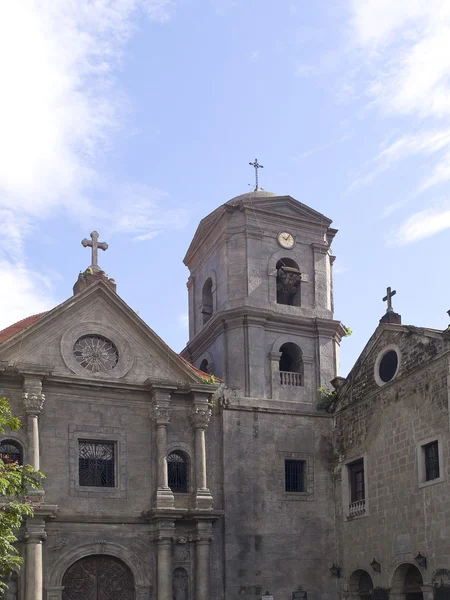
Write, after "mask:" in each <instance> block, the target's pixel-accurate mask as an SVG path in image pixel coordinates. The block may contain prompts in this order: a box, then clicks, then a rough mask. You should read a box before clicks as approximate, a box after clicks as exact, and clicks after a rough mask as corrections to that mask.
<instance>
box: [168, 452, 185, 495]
mask: <svg viewBox="0 0 450 600" xmlns="http://www.w3.org/2000/svg"><path fill="white" fill-rule="evenodd" d="M167 474H168V479H169V487H170V489H171V490H172V492H173V493H174V494H186V493H187V492H188V491H189V460H188V457H187V456H186V454H185V453H184V452H181V450H175V451H174V452H171V453H170V454H169V456H168V457H167Z"/></svg>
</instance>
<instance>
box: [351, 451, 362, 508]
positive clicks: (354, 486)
mask: <svg viewBox="0 0 450 600" xmlns="http://www.w3.org/2000/svg"><path fill="white" fill-rule="evenodd" d="M348 471H349V475H350V502H358V501H359V500H365V497H366V494H365V489H364V460H363V459H362V458H361V459H360V460H356V461H355V462H353V463H351V464H349V465H348Z"/></svg>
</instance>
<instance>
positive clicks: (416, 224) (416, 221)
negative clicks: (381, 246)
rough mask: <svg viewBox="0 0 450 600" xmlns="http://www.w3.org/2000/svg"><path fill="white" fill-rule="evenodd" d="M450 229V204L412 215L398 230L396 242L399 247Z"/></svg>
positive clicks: (446, 203)
mask: <svg viewBox="0 0 450 600" xmlns="http://www.w3.org/2000/svg"><path fill="white" fill-rule="evenodd" d="M445 229H450V202H445V203H444V204H443V205H441V206H438V207H434V208H428V209H425V210H421V211H419V212H416V213H415V214H413V215H411V216H410V217H409V218H408V219H406V220H405V221H404V222H403V223H402V224H401V225H400V227H399V228H398V230H397V232H396V233H395V236H394V241H395V243H396V244H397V245H399V246H405V245H406V244H411V243H413V242H418V241H419V240H422V239H425V238H428V237H431V236H433V235H436V234H437V233H441V232H442V231H444V230H445Z"/></svg>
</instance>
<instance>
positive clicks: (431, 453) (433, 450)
mask: <svg viewBox="0 0 450 600" xmlns="http://www.w3.org/2000/svg"><path fill="white" fill-rule="evenodd" d="M423 452H424V458H425V481H431V480H432V479H438V478H439V445H438V442H437V441H435V442H431V443H430V444H425V446H423Z"/></svg>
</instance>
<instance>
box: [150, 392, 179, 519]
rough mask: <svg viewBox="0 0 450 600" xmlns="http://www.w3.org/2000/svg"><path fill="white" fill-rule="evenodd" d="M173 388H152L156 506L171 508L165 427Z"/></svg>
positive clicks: (170, 413) (170, 410) (170, 412)
mask: <svg viewBox="0 0 450 600" xmlns="http://www.w3.org/2000/svg"><path fill="white" fill-rule="evenodd" d="M172 391H173V388H171V389H168V388H152V395H153V408H152V415H153V418H154V420H155V423H156V461H157V484H156V486H157V487H156V508H173V507H174V505H175V500H174V497H173V493H172V490H171V489H170V488H169V485H168V480H167V427H168V425H169V423H170V417H171V415H172V409H171V408H170V395H171V393H172Z"/></svg>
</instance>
